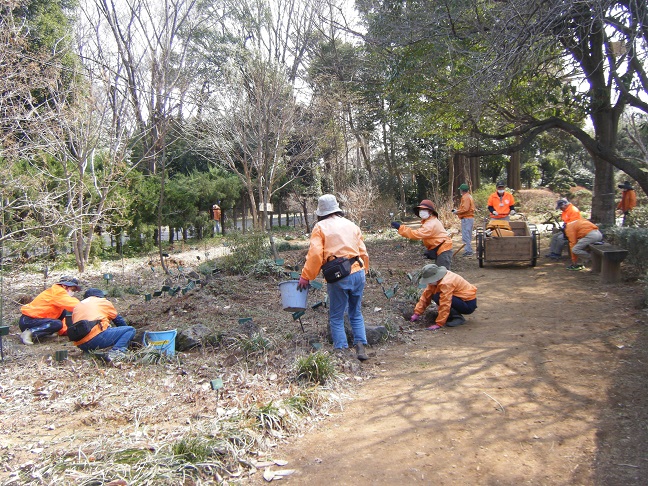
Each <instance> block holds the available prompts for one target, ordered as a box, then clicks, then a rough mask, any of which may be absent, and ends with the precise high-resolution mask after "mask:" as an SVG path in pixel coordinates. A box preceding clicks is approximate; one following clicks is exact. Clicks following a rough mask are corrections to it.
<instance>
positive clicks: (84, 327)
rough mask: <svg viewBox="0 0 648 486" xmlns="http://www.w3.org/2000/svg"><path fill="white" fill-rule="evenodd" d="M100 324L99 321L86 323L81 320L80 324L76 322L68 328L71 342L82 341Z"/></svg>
mask: <svg viewBox="0 0 648 486" xmlns="http://www.w3.org/2000/svg"><path fill="white" fill-rule="evenodd" d="M97 324H99V321H98V320H96V321H86V320H85V319H84V320H81V321H78V322H75V323H74V324H72V325H71V326H68V328H67V337H68V338H69V339H70V341H81V340H82V339H83V338H84V337H86V336H87V335H88V334H90V331H92V329H93V328H94V327H95V326H96V325H97Z"/></svg>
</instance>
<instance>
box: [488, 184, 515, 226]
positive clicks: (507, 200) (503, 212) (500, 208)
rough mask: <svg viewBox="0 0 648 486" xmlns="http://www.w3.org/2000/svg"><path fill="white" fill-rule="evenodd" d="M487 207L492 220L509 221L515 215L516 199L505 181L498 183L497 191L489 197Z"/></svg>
mask: <svg viewBox="0 0 648 486" xmlns="http://www.w3.org/2000/svg"><path fill="white" fill-rule="evenodd" d="M487 205H488V212H489V213H490V217H491V219H503V220H506V221H508V220H510V219H511V218H510V217H511V216H513V215H514V214H515V198H514V197H513V194H511V193H510V192H508V191H507V190H506V184H504V182H503V181H500V182H498V183H497V190H496V191H495V192H494V193H492V194H491V195H490V196H489V198H488V203H487Z"/></svg>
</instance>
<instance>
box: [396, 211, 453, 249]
mask: <svg viewBox="0 0 648 486" xmlns="http://www.w3.org/2000/svg"><path fill="white" fill-rule="evenodd" d="M398 234H399V235H401V236H404V237H405V238H409V239H410V240H421V241H423V244H424V245H425V247H426V248H427V249H428V250H433V249H434V248H437V247H438V250H437V255H440V254H441V253H443V252H444V251H448V250H452V238H450V235H449V234H448V232H447V231H446V229H445V228H444V227H443V223H441V221H439V219H438V218H437V217H436V216H434V215H432V216H430V217H429V218H427V219H424V220H423V221H421V227H420V228H418V229H412V228H410V227H409V226H406V225H404V224H402V225H401V226H400V228H398Z"/></svg>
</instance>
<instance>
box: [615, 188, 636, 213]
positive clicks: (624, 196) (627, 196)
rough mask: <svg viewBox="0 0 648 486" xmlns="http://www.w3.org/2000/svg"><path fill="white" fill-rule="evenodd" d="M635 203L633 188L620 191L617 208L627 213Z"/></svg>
mask: <svg viewBox="0 0 648 486" xmlns="http://www.w3.org/2000/svg"><path fill="white" fill-rule="evenodd" d="M636 205H637V193H636V192H635V190H634V189H626V190H624V191H623V192H622V193H621V201H619V204H617V209H620V210H621V211H623V212H624V213H627V212H628V211H630V210H631V209H632V208H634V207H635V206H636Z"/></svg>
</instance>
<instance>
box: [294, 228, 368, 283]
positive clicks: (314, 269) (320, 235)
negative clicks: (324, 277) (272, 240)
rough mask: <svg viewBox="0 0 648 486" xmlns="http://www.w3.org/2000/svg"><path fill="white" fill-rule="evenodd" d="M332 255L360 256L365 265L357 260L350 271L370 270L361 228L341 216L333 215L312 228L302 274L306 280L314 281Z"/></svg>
mask: <svg viewBox="0 0 648 486" xmlns="http://www.w3.org/2000/svg"><path fill="white" fill-rule="evenodd" d="M332 256H336V257H346V258H353V257H355V256H359V257H360V258H361V259H362V263H363V265H364V266H363V267H361V266H360V263H358V262H354V263H353V266H352V267H351V273H355V272H357V271H359V270H362V269H363V268H364V271H365V272H367V271H369V255H368V254H367V247H366V246H365V243H364V240H363V239H362V232H361V231H360V228H359V227H358V226H357V225H356V224H355V223H353V222H351V221H349V220H348V219H346V218H343V217H341V216H330V217H328V218H326V219H323V220H322V221H320V222H319V223H317V224H316V225H315V226H314V227H313V231H312V232H311V236H310V246H309V248H308V254H307V255H306V263H305V264H304V268H303V270H302V273H301V276H302V277H303V278H305V279H306V280H315V277H317V274H318V273H319V271H320V269H321V268H322V265H324V263H326V262H327V261H328V259H329V257H332Z"/></svg>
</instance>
